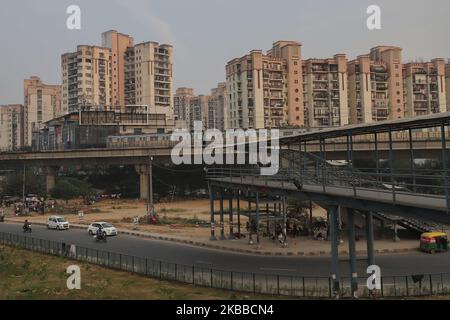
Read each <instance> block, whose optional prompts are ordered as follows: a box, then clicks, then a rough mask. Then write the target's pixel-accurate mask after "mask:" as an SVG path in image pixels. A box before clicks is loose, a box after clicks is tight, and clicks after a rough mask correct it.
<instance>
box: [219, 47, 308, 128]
mask: <svg viewBox="0 0 450 320" xmlns="http://www.w3.org/2000/svg"><path fill="white" fill-rule="evenodd" d="M226 79H227V91H228V124H229V127H230V128H244V129H248V128H256V129H259V128H276V127H283V126H288V125H290V126H302V125H304V111H303V92H302V89H301V88H302V82H303V81H302V63H301V44H300V43H299V42H294V41H278V42H275V43H274V44H273V47H272V49H271V50H269V51H268V52H267V54H263V53H262V51H261V50H253V51H251V52H250V53H249V54H248V55H245V56H243V57H241V58H236V59H233V60H231V61H230V62H228V64H227V66H226Z"/></svg>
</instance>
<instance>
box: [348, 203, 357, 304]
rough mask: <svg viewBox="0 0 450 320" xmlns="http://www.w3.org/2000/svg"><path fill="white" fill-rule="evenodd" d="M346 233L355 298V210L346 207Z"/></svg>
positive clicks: (354, 295) (355, 296) (355, 295)
mask: <svg viewBox="0 0 450 320" xmlns="http://www.w3.org/2000/svg"><path fill="white" fill-rule="evenodd" d="M347 217H348V219H347V234H348V252H349V258H350V276H351V289H352V296H353V297H354V298H357V297H358V295H357V292H358V273H357V270H356V244H355V211H354V210H353V209H350V208H348V209H347Z"/></svg>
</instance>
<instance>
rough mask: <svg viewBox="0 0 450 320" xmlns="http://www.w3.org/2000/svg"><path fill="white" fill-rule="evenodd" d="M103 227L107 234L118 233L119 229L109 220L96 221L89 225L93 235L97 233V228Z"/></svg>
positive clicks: (113, 234) (90, 232)
mask: <svg viewBox="0 0 450 320" xmlns="http://www.w3.org/2000/svg"><path fill="white" fill-rule="evenodd" d="M100 227H101V228H102V229H103V230H104V231H105V233H106V235H107V236H116V235H117V229H116V228H115V227H114V226H113V225H112V224H110V223H108V222H94V223H92V224H91V225H90V226H89V227H88V233H89V234H90V235H91V236H93V235H94V234H97V230H98V229H99V228H100Z"/></svg>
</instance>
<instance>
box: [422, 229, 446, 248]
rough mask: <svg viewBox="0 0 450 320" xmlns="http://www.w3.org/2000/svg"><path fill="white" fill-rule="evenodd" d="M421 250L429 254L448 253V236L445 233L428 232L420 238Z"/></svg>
mask: <svg viewBox="0 0 450 320" xmlns="http://www.w3.org/2000/svg"><path fill="white" fill-rule="evenodd" d="M420 250H422V251H424V252H428V253H435V252H446V251H448V239H447V234H446V233H443V232H427V233H423V234H422V235H421V236H420Z"/></svg>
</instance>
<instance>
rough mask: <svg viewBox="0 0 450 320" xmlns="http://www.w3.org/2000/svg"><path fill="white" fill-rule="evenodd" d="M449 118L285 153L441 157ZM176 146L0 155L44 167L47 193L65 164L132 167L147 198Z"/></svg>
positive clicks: (319, 136)
mask: <svg viewBox="0 0 450 320" xmlns="http://www.w3.org/2000/svg"><path fill="white" fill-rule="evenodd" d="M449 116H450V113H443V114H438V115H433V116H425V117H418V118H414V119H413V120H411V119H403V120H395V121H385V122H379V123H374V124H361V125H353V126H346V127H343V128H330V129H324V130H318V131H313V132H307V133H303V134H297V135H292V136H287V137H283V138H281V145H282V148H283V149H289V150H292V151H302V152H308V153H311V154H315V155H317V156H319V157H321V158H323V159H326V160H346V161H355V160H372V159H375V158H376V159H380V160H381V159H385V160H388V159H390V158H395V159H406V160H408V159H440V158H441V157H442V152H443V151H442V150H443V148H442V146H443V144H445V145H448V144H450V141H449V140H450V135H449V132H448V130H447V129H445V132H444V133H443V134H442V132H441V130H440V128H438V127H436V123H441V122H442V121H444V122H445V121H446V119H448V117H449ZM387 128H390V129H389V130H390V131H389V130H387ZM423 129H426V130H425V131H424V130H423ZM173 146H174V143H173V142H168V143H167V142H166V143H164V144H154V145H150V146H142V147H121V148H101V149H78V150H58V151H40V152H10V153H0V164H1V165H2V166H4V167H5V168H7V167H8V166H12V165H15V166H17V165H20V166H23V165H26V166H35V167H41V168H42V169H43V171H44V173H45V174H46V177H47V178H46V180H47V190H50V189H52V188H53V186H54V183H55V176H56V174H57V171H58V170H59V168H60V167H61V166H76V165H134V166H135V167H136V170H137V172H138V173H139V175H140V185H141V192H140V194H141V198H142V199H146V198H147V197H148V195H147V194H148V192H147V191H148V190H147V188H148V179H149V178H148V177H149V168H150V166H149V158H150V157H152V158H153V161H155V162H157V163H161V164H165V165H167V164H170V163H171V161H170V153H171V150H172V147H173ZM350 154H351V158H350V157H349V155H350ZM412 165H414V164H412Z"/></svg>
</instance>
